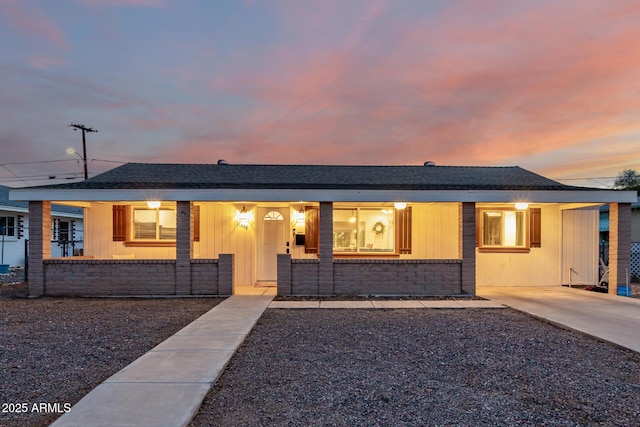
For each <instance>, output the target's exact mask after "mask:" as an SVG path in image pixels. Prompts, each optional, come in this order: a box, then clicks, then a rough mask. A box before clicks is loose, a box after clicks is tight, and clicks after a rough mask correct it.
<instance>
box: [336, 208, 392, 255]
mask: <svg viewBox="0 0 640 427" xmlns="http://www.w3.org/2000/svg"><path fill="white" fill-rule="evenodd" d="M395 245H396V227H395V210H394V209H393V208H353V209H335V210H334V211H333V250H334V252H342V253H367V254H371V253H387V254H388V253H395V252H396V247H395Z"/></svg>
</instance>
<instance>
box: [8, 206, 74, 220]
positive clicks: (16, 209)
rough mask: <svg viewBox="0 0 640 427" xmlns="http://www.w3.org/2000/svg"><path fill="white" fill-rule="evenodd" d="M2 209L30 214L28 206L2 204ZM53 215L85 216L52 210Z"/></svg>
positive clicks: (66, 216) (67, 216)
mask: <svg viewBox="0 0 640 427" xmlns="http://www.w3.org/2000/svg"><path fill="white" fill-rule="evenodd" d="M0 211H3V212H13V213H16V214H29V209H28V208H20V207H17V206H3V205H0ZM51 216H59V217H65V218H74V219H82V218H83V217H84V215H83V214H72V213H66V212H59V211H54V210H52V211H51Z"/></svg>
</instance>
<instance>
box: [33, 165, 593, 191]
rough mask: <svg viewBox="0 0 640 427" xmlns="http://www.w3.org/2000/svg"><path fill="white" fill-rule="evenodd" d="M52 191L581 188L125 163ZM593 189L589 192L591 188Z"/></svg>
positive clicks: (402, 171) (520, 178)
mask: <svg viewBox="0 0 640 427" xmlns="http://www.w3.org/2000/svg"><path fill="white" fill-rule="evenodd" d="M41 188H56V189H87V190H100V189H138V190H145V189H345V190H358V189H363V190H364V189H368V190H376V189H380V190H443V191H446V190H585V189H586V188H584V187H572V186H567V185H563V184H560V183H558V182H556V181H553V180H551V179H548V178H545V177H543V176H541V175H538V174H535V173H533V172H529V171H527V170H525V169H522V168H520V167H517V166H510V167H478V166H335V165H248V164H216V165H210V164H157V163H153V164H152V163H127V164H125V165H122V166H120V167H118V168H115V169H112V170H110V171H108V172H105V173H102V174H100V175H97V176H95V177H93V178H91V179H89V180H86V181H82V182H77V183H69V184H59V185H52V186H44V187H41ZM591 190H593V189H591Z"/></svg>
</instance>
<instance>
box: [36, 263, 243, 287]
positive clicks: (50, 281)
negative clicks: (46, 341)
mask: <svg viewBox="0 0 640 427" xmlns="http://www.w3.org/2000/svg"><path fill="white" fill-rule="evenodd" d="M42 265H43V267H44V274H43V276H44V280H43V282H44V286H43V287H44V291H43V293H44V295H51V296H63V295H64V296H115V295H117V296H135V295H148V296H154V295H157V296H167V295H183V294H182V293H180V294H179V293H177V292H176V261H175V260H157V259H150V260H92V259H76V258H74V259H49V260H44V261H43V263H42ZM232 265H233V256H232V255H224V254H221V255H220V259H219V260H218V259H192V260H191V261H190V269H191V271H190V276H191V283H190V285H189V287H188V289H189V294H191V295H220V296H227V295H231V293H232V283H233V272H232V271H231V268H232ZM30 285H31V283H30ZM184 289H187V287H186V286H185V287H184Z"/></svg>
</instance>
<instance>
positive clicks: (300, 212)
mask: <svg viewBox="0 0 640 427" xmlns="http://www.w3.org/2000/svg"><path fill="white" fill-rule="evenodd" d="M294 215H295V219H296V224H297V225H304V221H305V215H304V209H302V207H300V209H299V210H298V211H297V212H296V213H295V214H294Z"/></svg>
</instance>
